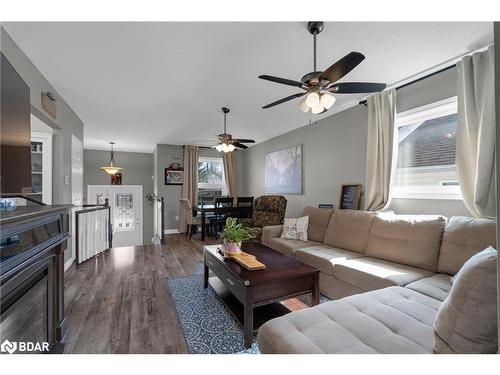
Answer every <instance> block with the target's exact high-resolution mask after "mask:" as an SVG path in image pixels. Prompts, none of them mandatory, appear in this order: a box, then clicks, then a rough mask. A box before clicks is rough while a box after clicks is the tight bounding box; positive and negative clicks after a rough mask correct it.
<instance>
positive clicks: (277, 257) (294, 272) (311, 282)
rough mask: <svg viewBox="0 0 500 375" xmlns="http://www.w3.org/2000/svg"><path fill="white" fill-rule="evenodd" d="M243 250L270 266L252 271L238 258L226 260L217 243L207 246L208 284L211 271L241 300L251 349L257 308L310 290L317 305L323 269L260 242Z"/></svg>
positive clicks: (245, 332) (206, 270)
mask: <svg viewBox="0 0 500 375" xmlns="http://www.w3.org/2000/svg"><path fill="white" fill-rule="evenodd" d="M243 250H244V251H245V252H246V253H249V254H252V255H255V256H256V257H257V259H258V260H259V261H260V262H262V263H264V264H265V265H266V267H267V268H266V269H264V270H258V271H248V270H246V269H245V268H243V267H242V266H240V265H239V264H238V263H236V262H235V261H233V260H228V259H224V257H223V256H222V255H221V254H220V253H219V251H218V246H217V245H211V246H204V259H205V284H204V287H205V288H207V287H208V281H209V270H210V271H212V272H213V273H214V274H215V275H216V276H217V278H219V279H220V281H222V283H223V284H224V285H225V287H226V288H227V289H229V291H230V292H231V294H232V295H233V296H234V297H236V298H237V299H238V301H239V302H241V304H242V305H243V331H244V334H245V347H247V348H248V347H250V346H251V345H252V338H253V331H254V329H253V328H254V308H256V307H258V306H263V305H269V304H273V303H276V302H279V301H283V300H286V299H289V298H292V297H295V296H298V295H301V294H304V293H307V292H312V305H317V304H318V303H319V270H318V269H317V268H315V267H312V266H309V265H307V264H305V263H303V262H301V261H299V260H297V259H295V258H292V257H289V256H286V255H283V254H281V253H279V252H277V251H274V250H272V249H270V248H268V247H266V246H264V245H262V244H260V243H258V242H248V243H245V244H244V245H243Z"/></svg>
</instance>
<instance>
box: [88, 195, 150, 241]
mask: <svg viewBox="0 0 500 375" xmlns="http://www.w3.org/2000/svg"><path fill="white" fill-rule="evenodd" d="M106 198H108V200H109V204H110V206H111V223H112V224H113V247H122V246H137V245H142V186H140V185H89V186H88V189H87V200H88V203H89V204H104V202H105V199H106Z"/></svg>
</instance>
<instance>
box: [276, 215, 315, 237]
mask: <svg viewBox="0 0 500 375" xmlns="http://www.w3.org/2000/svg"><path fill="white" fill-rule="evenodd" d="M308 225H309V216H303V217H299V218H297V219H285V222H284V223H283V231H282V232H281V238H285V239H287V240H301V241H307V227H308Z"/></svg>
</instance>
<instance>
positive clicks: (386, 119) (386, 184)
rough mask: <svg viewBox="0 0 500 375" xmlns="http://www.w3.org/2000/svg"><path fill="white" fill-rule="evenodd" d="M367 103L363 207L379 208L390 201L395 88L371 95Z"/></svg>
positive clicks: (372, 209)
mask: <svg viewBox="0 0 500 375" xmlns="http://www.w3.org/2000/svg"><path fill="white" fill-rule="evenodd" d="M367 103H368V137H367V148H366V185H365V209H366V210H368V211H379V210H383V209H384V208H386V207H387V206H388V205H389V202H390V195H389V193H390V186H391V175H392V172H393V170H394V165H393V164H394V162H395V158H394V157H393V156H394V148H395V145H394V144H395V139H396V137H395V131H394V119H395V117H396V90H394V89H392V90H388V91H383V92H380V93H377V94H375V95H372V96H370V97H369V98H368V100H367Z"/></svg>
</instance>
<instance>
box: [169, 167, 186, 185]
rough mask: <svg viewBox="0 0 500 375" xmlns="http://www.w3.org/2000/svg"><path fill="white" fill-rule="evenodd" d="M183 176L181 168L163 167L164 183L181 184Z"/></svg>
mask: <svg viewBox="0 0 500 375" xmlns="http://www.w3.org/2000/svg"><path fill="white" fill-rule="evenodd" d="M183 177H184V170H183V169H182V168H176V169H174V168H165V185H182V179H183Z"/></svg>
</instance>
